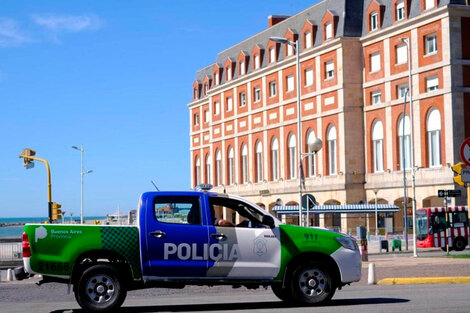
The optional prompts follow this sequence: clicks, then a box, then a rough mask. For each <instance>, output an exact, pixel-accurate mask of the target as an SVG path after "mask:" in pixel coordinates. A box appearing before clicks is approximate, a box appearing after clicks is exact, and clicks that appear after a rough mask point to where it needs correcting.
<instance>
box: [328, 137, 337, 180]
mask: <svg viewBox="0 0 470 313" xmlns="http://www.w3.org/2000/svg"><path fill="white" fill-rule="evenodd" d="M328 166H329V168H328V169H329V174H330V175H336V174H337V173H336V140H328Z"/></svg>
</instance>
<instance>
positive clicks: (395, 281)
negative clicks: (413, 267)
mask: <svg viewBox="0 0 470 313" xmlns="http://www.w3.org/2000/svg"><path fill="white" fill-rule="evenodd" d="M377 284H378V285H419V284H470V276H456V277H408V278H384V279H381V280H380V281H379V282H378V283H377Z"/></svg>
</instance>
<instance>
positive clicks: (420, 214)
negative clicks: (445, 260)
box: [416, 206, 469, 251]
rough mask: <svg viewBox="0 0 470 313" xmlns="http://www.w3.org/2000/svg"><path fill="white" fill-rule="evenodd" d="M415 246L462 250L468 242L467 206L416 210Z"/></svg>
mask: <svg viewBox="0 0 470 313" xmlns="http://www.w3.org/2000/svg"><path fill="white" fill-rule="evenodd" d="M416 222H417V223H416V224H417V232H416V246H417V247H418V248H431V247H439V248H441V249H442V250H444V251H445V250H446V231H447V244H448V245H449V251H450V250H455V251H462V250H464V249H465V247H466V246H467V244H468V232H469V230H468V207H467V206H455V207H447V208H446V207H432V208H422V209H419V210H416Z"/></svg>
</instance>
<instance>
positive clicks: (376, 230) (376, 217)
mask: <svg viewBox="0 0 470 313" xmlns="http://www.w3.org/2000/svg"><path fill="white" fill-rule="evenodd" d="M378 193H379V190H378V189H374V194H375V237H377V236H378V235H379V219H378V214H377V194H378Z"/></svg>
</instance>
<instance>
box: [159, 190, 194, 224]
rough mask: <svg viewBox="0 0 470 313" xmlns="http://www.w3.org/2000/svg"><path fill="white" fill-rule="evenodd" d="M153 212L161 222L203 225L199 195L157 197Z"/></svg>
mask: <svg viewBox="0 0 470 313" xmlns="http://www.w3.org/2000/svg"><path fill="white" fill-rule="evenodd" d="M153 212H154V216H155V219H156V220H157V221H159V222H161V223H170V224H193V225H201V206H200V203H199V197H194V196H178V197H172V196H159V197H155V200H154V209H153Z"/></svg>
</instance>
